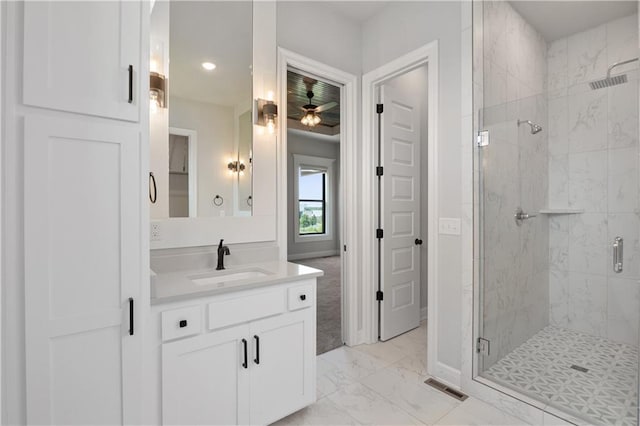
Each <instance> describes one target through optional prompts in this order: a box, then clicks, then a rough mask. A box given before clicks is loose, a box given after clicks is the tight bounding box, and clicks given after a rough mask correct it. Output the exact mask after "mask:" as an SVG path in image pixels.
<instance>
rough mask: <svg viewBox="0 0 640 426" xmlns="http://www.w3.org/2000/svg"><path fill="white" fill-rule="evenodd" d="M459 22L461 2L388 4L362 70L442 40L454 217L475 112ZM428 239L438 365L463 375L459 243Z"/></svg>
mask: <svg viewBox="0 0 640 426" xmlns="http://www.w3.org/2000/svg"><path fill="white" fill-rule="evenodd" d="M468 19H469V20H470V19H471V17H470V16H469V17H468ZM461 22H462V18H461V4H460V3H459V2H415V3H413V2H403V3H393V4H391V5H389V6H387V7H386V8H385V9H383V10H382V11H381V12H380V13H379V14H377V15H376V16H374V17H373V18H372V19H370V20H369V21H368V22H366V23H365V24H364V26H363V30H362V51H363V55H362V65H363V67H362V68H363V72H368V71H371V70H373V69H375V68H377V67H379V66H381V65H384V64H385V63H387V62H389V61H390V60H392V59H395V58H398V57H400V56H402V55H404V54H406V53H408V52H410V51H412V50H415V49H417V48H418V47H421V46H423V45H425V44H427V43H429V42H432V41H434V40H439V55H440V58H439V60H440V70H439V75H440V82H439V98H440V99H439V123H438V125H439V135H438V137H439V139H440V144H439V149H440V151H439V152H438V164H439V188H438V192H439V200H438V203H439V216H440V217H452V218H460V217H461V215H462V211H461V202H460V201H461V199H462V195H461V149H460V148H461V145H460V140H461V136H462V133H461V126H460V123H461V117H462V116H463V115H466V114H469V115H470V114H471V111H468V112H465V114H463V110H462V107H461V99H462V96H461V84H460V83H461V45H462V44H461V31H462V29H463V28H462V25H461ZM470 78H471V77H470V76H469V79H470ZM470 85H471V81H470V80H469V86H470ZM469 96H470V94H469ZM470 142H471V141H469V143H470ZM469 202H470V201H469ZM429 238H438V246H439V253H438V277H437V283H435V284H436V285H437V286H438V289H437V294H438V300H437V301H436V304H437V305H438V312H439V317H438V320H437V321H438V326H439V330H438V336H439V341H438V362H440V363H442V364H444V365H446V366H448V367H450V368H451V370H452V371H453V370H455V371H459V369H460V361H461V345H460V342H461V313H462V311H461V297H462V293H461V288H462V284H461V283H462V274H461V271H462V267H463V264H462V260H461V239H460V236H452V235H439V236H430V237H429ZM454 374H455V373H454ZM458 380H459V379H458Z"/></svg>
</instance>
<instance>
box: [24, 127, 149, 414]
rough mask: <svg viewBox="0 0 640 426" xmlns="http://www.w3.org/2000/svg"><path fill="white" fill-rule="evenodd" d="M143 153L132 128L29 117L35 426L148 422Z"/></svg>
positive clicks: (30, 377)
mask: <svg viewBox="0 0 640 426" xmlns="http://www.w3.org/2000/svg"><path fill="white" fill-rule="evenodd" d="M139 152H140V140H139V133H138V131H137V130H135V129H134V128H132V127H130V126H125V125H116V124H113V125H103V124H91V123H87V122H86V120H83V119H82V118H77V119H60V118H56V119H53V118H46V117H39V116H36V115H30V116H27V117H25V128H24V173H25V174H24V180H25V181H24V210H25V217H24V229H25V247H24V250H25V265H24V268H25V270H24V271H25V272H24V273H25V301H26V306H25V314H26V318H25V320H26V383H27V390H26V398H27V399H26V409H27V422H28V423H29V424H84V425H89V424H111V425H114V424H123V423H136V422H138V421H139V419H140V417H139V415H140V413H139V409H140V406H139V401H140V395H141V391H142V387H141V379H140V376H141V374H140V368H141V365H140V360H141V341H142V339H141V336H140V330H138V329H137V328H135V327H136V324H139V323H140V321H137V319H138V318H139V315H138V314H137V313H136V312H139V310H138V311H135V310H134V314H135V315H136V316H135V318H134V320H136V321H134V324H133V327H134V329H133V330H132V331H133V335H131V334H130V329H131V326H132V325H131V322H130V314H131V312H130V310H129V306H130V304H129V298H133V299H134V302H135V301H136V300H138V299H139V298H140V293H141V292H140V276H141V271H140V250H141V248H140V244H141V243H140V205H141V202H140V200H141V194H140V173H139V168H140V159H139Z"/></svg>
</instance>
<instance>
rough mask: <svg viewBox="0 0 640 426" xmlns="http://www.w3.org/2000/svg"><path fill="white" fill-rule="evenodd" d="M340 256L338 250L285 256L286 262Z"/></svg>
mask: <svg viewBox="0 0 640 426" xmlns="http://www.w3.org/2000/svg"><path fill="white" fill-rule="evenodd" d="M339 254H340V251H339V250H324V251H314V252H311V253H295V254H290V255H288V256H287V259H288V260H300V259H312V258H314V257H327V256H337V255H339Z"/></svg>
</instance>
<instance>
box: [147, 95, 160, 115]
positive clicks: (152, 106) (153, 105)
mask: <svg viewBox="0 0 640 426" xmlns="http://www.w3.org/2000/svg"><path fill="white" fill-rule="evenodd" d="M149 112H150V113H151V114H155V113H157V112H158V100H157V99H150V100H149Z"/></svg>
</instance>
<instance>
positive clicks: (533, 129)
mask: <svg viewBox="0 0 640 426" xmlns="http://www.w3.org/2000/svg"><path fill="white" fill-rule="evenodd" d="M521 124H528V125H529V127H531V134H532V135H535V134H536V133H540V132H541V131H542V127H540V126H538V125H537V124H535V123H533V122H531V120H518V127H520V125H521Z"/></svg>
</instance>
